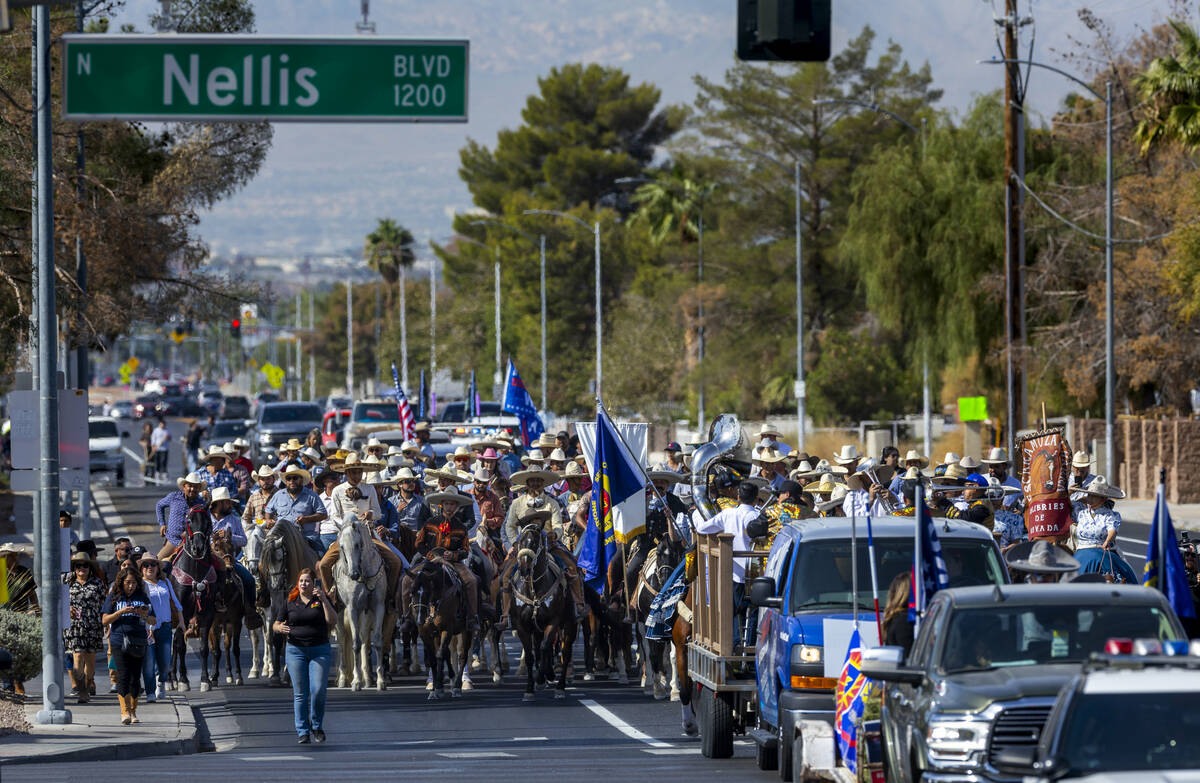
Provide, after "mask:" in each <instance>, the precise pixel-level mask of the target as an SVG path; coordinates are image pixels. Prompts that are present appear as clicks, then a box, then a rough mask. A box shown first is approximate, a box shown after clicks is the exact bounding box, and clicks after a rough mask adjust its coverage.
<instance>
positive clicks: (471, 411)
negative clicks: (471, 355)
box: [467, 370, 479, 417]
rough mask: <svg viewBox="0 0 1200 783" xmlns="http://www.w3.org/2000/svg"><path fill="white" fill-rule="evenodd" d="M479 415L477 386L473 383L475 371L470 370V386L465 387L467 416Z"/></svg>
mask: <svg viewBox="0 0 1200 783" xmlns="http://www.w3.org/2000/svg"><path fill="white" fill-rule="evenodd" d="M478 415H479V387H478V386H476V385H475V371H474V370H471V386H470V388H469V389H467V416H468V417H470V416H478Z"/></svg>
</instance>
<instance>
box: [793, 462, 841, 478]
mask: <svg viewBox="0 0 1200 783" xmlns="http://www.w3.org/2000/svg"><path fill="white" fill-rule="evenodd" d="M801 464H803V463H801ZM797 470H799V468H797ZM793 472H794V471H793ZM833 472H834V470H833V466H832V465H830V464H829V460H827V459H822V460H818V461H817V464H816V465H813V466H812V467H811V468H810V469H809V470H807V471H805V473H804V475H802V476H801V478H820V477H821V476H824V475H825V474H826V473H833Z"/></svg>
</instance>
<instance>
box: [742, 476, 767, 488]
mask: <svg viewBox="0 0 1200 783" xmlns="http://www.w3.org/2000/svg"><path fill="white" fill-rule="evenodd" d="M739 483H745V484H753V485H754V486H755V487H757V488H758V489H760V490H761V489H763V488H764V487H767V486H770V484H771V482H769V481H767V480H766V479H765V478H763V477H762V476H746V478H744V479H742V481H741V482H739Z"/></svg>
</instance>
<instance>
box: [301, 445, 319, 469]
mask: <svg viewBox="0 0 1200 783" xmlns="http://www.w3.org/2000/svg"><path fill="white" fill-rule="evenodd" d="M300 456H301V457H308V458H309V459H311V460H312V461H313V462H315V463H317V464H318V465H320V464H321V463H323V462H324V461H325V457H323V456H322V455H321V452H319V451H317V450H316V449H314V448H313V447H312V446H309V447H307V448H305V449H304V450H303V451H301V452H300Z"/></svg>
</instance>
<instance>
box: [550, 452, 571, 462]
mask: <svg viewBox="0 0 1200 783" xmlns="http://www.w3.org/2000/svg"><path fill="white" fill-rule="evenodd" d="M546 461H547V462H566V461H567V453H566V452H565V451H563V450H562V449H555V450H554V451H552V452H550V456H549V457H546Z"/></svg>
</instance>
